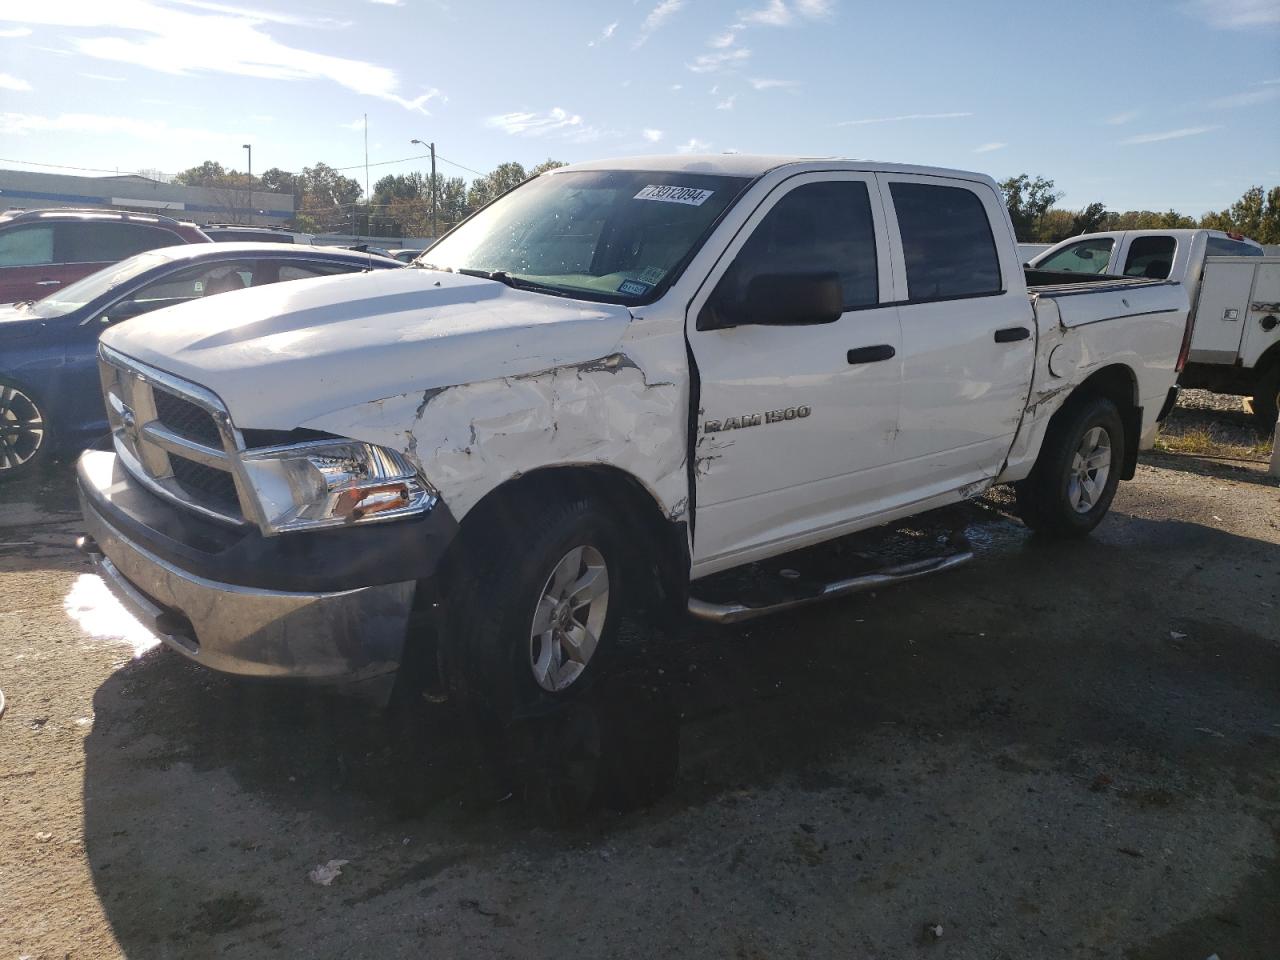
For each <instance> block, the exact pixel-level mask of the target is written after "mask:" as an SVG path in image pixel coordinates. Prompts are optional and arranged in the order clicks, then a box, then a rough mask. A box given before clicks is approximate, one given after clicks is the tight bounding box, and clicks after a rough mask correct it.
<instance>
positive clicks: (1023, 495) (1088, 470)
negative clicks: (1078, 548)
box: [1015, 397, 1128, 537]
mask: <svg viewBox="0 0 1280 960" xmlns="http://www.w3.org/2000/svg"><path fill="white" fill-rule="evenodd" d="M1127 442H1128V439H1127V438H1126V436H1125V431H1124V422H1123V421H1122V420H1121V419H1120V411H1119V410H1117V409H1116V405H1115V404H1114V403H1112V402H1111V401H1110V400H1108V399H1106V398H1104V397H1094V398H1091V399H1088V400H1084V401H1081V402H1079V403H1077V404H1073V405H1072V406H1069V407H1067V408H1065V409H1064V410H1062V411H1061V412H1060V413H1059V414H1058V417H1057V418H1056V419H1055V421H1054V422H1053V423H1051V424H1050V425H1049V430H1048V433H1047V434H1046V436H1045V438H1044V444H1043V445H1042V446H1041V448H1040V456H1039V457H1038V458H1037V459H1036V465H1035V468H1034V469H1033V470H1032V471H1031V475H1030V476H1029V477H1027V478H1026V479H1025V480H1022V481H1020V482H1019V483H1018V484H1017V485H1016V488H1015V489H1016V493H1017V500H1018V513H1019V515H1020V516H1021V517H1022V522H1023V523H1025V524H1026V525H1027V526H1028V527H1030V528H1031V529H1032V530H1035V531H1038V532H1042V533H1045V534H1049V535H1051V536H1057V537H1083V536H1085V535H1086V534H1088V533H1089V531H1091V530H1092V529H1093V528H1094V527H1096V526H1097V525H1098V524H1099V523H1101V522H1102V518H1103V517H1105V516H1106V515H1107V511H1108V510H1109V509H1110V508H1111V501H1112V499H1113V498H1114V497H1115V494H1116V487H1117V486H1118V485H1119V483H1120V469H1121V465H1122V464H1123V463H1124V458H1125V449H1126V447H1125V444H1126V443H1127ZM1086 448H1087V449H1086ZM1090 450H1091V451H1093V453H1092V455H1091V460H1092V463H1093V466H1092V467H1090V466H1089V465H1088V464H1087V463H1085V462H1083V461H1082V459H1081V455H1082V454H1083V453H1085V452H1087V451H1090ZM1104 471H1105V472H1104Z"/></svg>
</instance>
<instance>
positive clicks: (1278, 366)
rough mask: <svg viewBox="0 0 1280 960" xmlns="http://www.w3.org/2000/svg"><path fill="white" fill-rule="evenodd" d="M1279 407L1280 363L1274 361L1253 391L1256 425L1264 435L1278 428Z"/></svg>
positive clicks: (1259, 378) (1268, 434)
mask: <svg viewBox="0 0 1280 960" xmlns="http://www.w3.org/2000/svg"><path fill="white" fill-rule="evenodd" d="M1277 408H1280V363H1273V364H1271V366H1270V367H1269V368H1268V369H1267V370H1266V372H1265V373H1263V374H1262V376H1260V377H1258V383H1257V386H1255V387H1254V392H1253V420H1254V425H1255V426H1256V427H1257V428H1258V432H1259V433H1261V434H1262V435H1263V436H1264V437H1267V436H1270V435H1271V433H1272V431H1273V430H1275V428H1276V416H1277V415H1278V414H1277Z"/></svg>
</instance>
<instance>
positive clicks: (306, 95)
mask: <svg viewBox="0 0 1280 960" xmlns="http://www.w3.org/2000/svg"><path fill="white" fill-rule="evenodd" d="M366 116H367V122H368V155H369V160H370V162H371V163H372V164H376V165H375V166H371V168H370V171H369V173H370V181H371V182H376V181H377V179H378V178H379V177H380V176H383V175H385V174H387V173H408V172H410V171H412V170H416V169H423V168H424V164H423V161H422V160H420V159H404V158H415V157H417V156H418V155H419V154H420V153H421V152H422V150H421V148H419V147H417V146H415V145H412V144H410V142H409V141H410V140H411V139H414V138H417V139H420V140H424V141H431V140H434V141H435V143H436V148H437V151H438V154H439V156H440V157H442V158H445V159H442V160H441V162H440V165H439V170H440V172H442V173H444V174H446V175H460V176H464V177H467V178H470V177H472V176H473V174H474V172H476V171H479V172H485V171H488V170H490V169H492V168H493V167H494V166H496V165H497V164H498V163H500V162H503V161H506V160H518V161H520V162H522V163H524V164H525V165H526V166H532V165H533V164H535V163H538V162H540V161H542V160H545V159H547V158H548V157H554V158H555V159H558V160H565V161H569V162H573V161H577V160H589V159H600V158H604V157H618V156H631V155H635V154H650V153H700V152H715V153H718V152H724V151H737V152H743V153H782V154H800V155H807V156H844V157H857V158H866V159H874V160H884V161H894V162H902V163H919V164H929V165H937V166H947V167H957V168H962V169H967V170H979V171H982V172H985V173H990V174H992V175H993V176H995V177H997V178H1002V177H1005V176H1008V175H1011V174H1016V173H1023V172H1025V173H1029V174H1032V175H1033V176H1034V175H1041V176H1045V177H1048V178H1050V179H1052V180H1054V181H1055V182H1056V184H1057V187H1058V189H1059V190H1061V191H1063V192H1064V194H1065V196H1064V198H1063V200H1062V201H1061V205H1063V206H1066V207H1080V206H1083V205H1084V204H1087V203H1090V202H1092V201H1095V200H1100V201H1102V202H1104V203H1106V204H1107V206H1108V207H1109V208H1110V209H1114V210H1126V209H1144V208H1145V209H1157V210H1166V209H1170V208H1172V209H1177V210H1179V211H1181V212H1183V213H1189V214H1199V213H1203V212H1204V211H1206V210H1210V209H1221V208H1223V207H1226V206H1228V205H1229V204H1230V203H1231V202H1232V201H1234V200H1235V199H1237V198H1238V197H1239V196H1240V195H1241V194H1242V193H1243V192H1244V191H1245V190H1246V189H1247V188H1248V187H1249V186H1251V185H1253V184H1265V185H1267V186H1273V185H1276V184H1280V0H1100V2H1096V0H1075V2H1074V3H1071V4H1062V3H1054V4H1036V3H1030V2H1026V0H1023V2H995V0H969V2H965V3H957V2H954V0H929V2H923V0H887V2H886V0H879V2H870V0H747V2H741V0H721V2H715V0H594V2H577V3H572V2H567V0H540V2H535V3H522V4H515V3H510V2H508V3H501V2H497V0H466V2H463V0H42V2H37V0H0V167H4V168H9V169H28V170H40V169H48V170H50V171H51V172H53V169H54V168H42V167H37V166H29V165H26V164H23V163H19V162H17V161H26V162H27V163H30V164H33V163H41V164H61V165H66V166H73V167H86V168H97V169H99V170H101V171H103V172H114V171H116V170H119V171H121V172H131V171H135V170H142V169H151V170H161V171H164V172H168V173H173V172H176V171H179V170H182V169H185V168H187V167H190V166H194V165H196V164H198V163H200V162H201V161H203V160H206V159H210V160H217V161H219V162H220V163H222V164H223V165H224V166H227V167H228V168H231V167H235V168H237V169H240V170H243V169H244V168H245V163H246V151H245V150H244V149H243V146H242V145H243V144H246V143H248V144H252V146H253V169H254V171H255V172H257V173H261V172H262V171H263V170H264V169H266V168H268V167H281V168H283V169H286V170H298V169H300V168H301V167H303V166H307V165H310V164H313V163H315V162H316V161H324V162H326V163H328V164H330V165H332V166H337V167H348V166H350V167H352V168H353V169H351V170H348V171H346V172H347V173H348V175H351V176H355V177H356V178H357V179H359V180H361V181H362V182H363V180H364V177H365V172H364V169H363V161H364V157H365V152H364V151H365V118H366ZM387 161H398V162H387ZM64 172H72V171H64Z"/></svg>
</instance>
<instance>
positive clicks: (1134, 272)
mask: <svg viewBox="0 0 1280 960" xmlns="http://www.w3.org/2000/svg"><path fill="white" fill-rule="evenodd" d="M1177 249H1178V241H1177V240H1175V239H1174V238H1173V237H1170V236H1149V237H1134V238H1133V239H1132V240H1131V241H1130V242H1129V252H1128V253H1127V254H1126V255H1125V258H1124V275H1125V276H1126V277H1145V278H1146V279H1148V280H1167V279H1168V278H1169V271H1170V270H1172V269H1173V255H1174V253H1175V252H1177Z"/></svg>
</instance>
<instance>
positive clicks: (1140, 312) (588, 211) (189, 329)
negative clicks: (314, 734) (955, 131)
mask: <svg viewBox="0 0 1280 960" xmlns="http://www.w3.org/2000/svg"><path fill="white" fill-rule="evenodd" d="M1029 284H1030V285H1029ZM1188 335H1189V330H1188V300H1187V295H1186V292H1185V290H1184V288H1183V287H1182V286H1181V285H1179V284H1177V283H1173V282H1168V281H1159V280H1147V279H1133V278H1114V277H1104V278H1098V277H1091V276H1085V275H1080V274H1062V275H1058V274H1045V273H1037V272H1035V271H1028V272H1027V274H1026V275H1025V276H1024V271H1023V267H1022V266H1021V264H1020V262H1019V258H1018V253H1017V248H1016V245H1015V242H1014V236H1013V232H1012V229H1011V227H1010V223H1009V219H1008V216H1007V214H1006V212H1005V209H1004V206H1003V203H1002V201H1001V197H1000V194H999V191H998V190H997V188H996V185H995V183H994V182H993V181H992V180H991V178H989V177H986V176H983V175H979V174H971V173H963V172H957V171H950V170H939V169H929V168H921V167H910V166H899V165H889V164H875V163H866V162H861V161H846V160H813V159H791V158H779V157H752V156H742V155H732V156H713V157H696V156H681V157H671V158H658V157H649V158H641V159H634V160H619V161H613V162H600V163H588V164H579V165H576V166H570V167H567V168H562V169H559V170H555V171H552V172H550V173H548V174H544V175H542V176H540V177H537V178H535V179H533V180H531V181H529V182H527V183H525V184H524V185H522V186H520V187H518V188H516V189H515V190H514V191H512V192H510V193H508V194H506V195H505V196H503V197H501V198H500V199H498V200H497V201H495V202H494V203H492V204H491V205H490V206H488V207H486V208H485V209H483V210H482V211H480V212H479V213H477V214H475V215H474V216H473V217H472V218H471V219H469V220H468V221H466V222H464V223H463V224H461V225H460V226H458V227H457V228H455V229H454V230H453V231H452V232H450V233H448V234H447V235H446V236H444V237H443V238H442V239H441V240H440V241H439V242H437V243H436V244H435V245H434V246H433V247H431V248H430V249H429V250H427V251H426V252H425V253H424V254H423V255H422V256H421V257H420V259H419V262H418V263H417V264H415V265H414V267H413V268H410V269H406V270H402V271H384V272H377V273H370V274H365V275H358V276H349V277H337V278H330V279H320V280H313V281H307V282H300V283H289V284H278V285H274V286H271V287H266V288H263V289H257V290H255V289H249V290H245V291H243V292H239V293H233V294H228V295H226V296H223V297H218V298H216V299H213V300H204V301H197V302H194V303H192V304H189V305H183V306H179V307H175V308H172V309H169V310H165V311H160V312H158V313H155V314H151V315H149V316H147V317H144V318H139V319H136V320H132V321H129V322H126V323H123V324H121V325H119V326H117V327H114V328H112V329H111V330H109V331H107V332H106V333H105V334H104V335H103V338H102V347H101V369H102V383H103V389H104V395H105V400H106V403H107V407H108V413H109V416H110V420H111V425H112V431H113V433H112V438H111V444H110V447H109V448H105V449H100V450H93V451H89V452H87V453H85V454H84V455H83V457H82V458H81V460H80V462H79V465H78V474H79V486H80V491H81V497H82V502H83V510H84V520H85V525H86V531H85V536H84V538H83V539H82V548H83V549H84V550H85V552H86V553H88V554H89V555H90V556H92V557H93V558H94V559H95V560H96V562H97V563H98V565H99V567H100V569H101V571H102V574H103V576H104V578H105V579H106V580H107V582H108V583H109V584H110V585H111V586H112V587H113V589H114V590H115V591H116V592H117V594H118V595H119V596H121V597H122V598H123V599H124V600H125V602H126V603H127V604H128V605H129V606H130V607H131V608H132V609H133V610H134V611H135V612H137V614H138V615H139V616H140V617H142V618H143V619H144V621H145V622H146V623H148V624H149V625H150V626H151V627H152V628H153V629H154V630H155V632H156V633H157V634H158V635H160V636H161V637H162V638H163V639H164V641H165V643H166V644H167V645H168V646H170V647H172V648H173V649H174V650H176V651H178V652H179V653H180V654H182V655H184V656H186V657H188V658H190V659H192V660H194V661H196V662H199V663H204V664H205V665H207V666H208V667H210V668H212V669H215V670H220V671H226V672H229V673H234V674H241V675H248V676H255V677H279V678H293V679H305V680H313V681H324V682H331V683H345V684H364V685H375V686H377V688H378V689H382V688H383V687H385V686H386V684H387V681H388V680H389V679H390V678H391V677H393V676H394V675H395V671H396V670H397V667H398V665H399V664H401V662H402V661H404V660H405V659H406V658H409V657H411V656H412V655H413V654H414V652H415V651H417V650H418V649H419V646H420V645H421V644H423V643H425V642H426V638H425V637H424V636H423V635H422V632H423V629H426V628H419V627H418V626H416V625H418V624H420V623H422V622H424V621H425V622H427V623H428V624H431V625H432V626H431V627H430V629H431V631H432V632H433V633H434V634H436V635H438V637H439V638H440V642H439V648H440V650H441V652H442V661H443V663H444V666H445V672H446V676H447V679H448V681H449V683H450V684H451V686H452V688H453V689H457V690H461V691H463V692H465V693H466V694H468V695H470V696H474V697H476V698H477V699H478V700H480V701H481V702H488V703H492V704H496V705H498V706H501V707H503V708H506V707H509V706H512V705H518V704H521V703H529V702H532V701H536V700H538V699H539V698H557V697H564V696H568V695H571V694H573V693H574V691H575V690H578V689H581V688H582V686H583V685H584V684H585V683H586V682H587V681H588V678H589V677H590V676H591V675H592V674H593V673H598V672H599V671H600V670H602V669H603V667H602V666H601V664H602V662H604V661H606V660H607V658H608V656H609V653H610V650H611V648H612V647H613V646H614V645H615V643H616V639H617V632H618V624H619V619H620V617H621V616H623V615H624V614H631V613H643V614H653V615H659V616H664V615H665V616H669V615H671V614H673V613H677V614H679V615H682V616H683V615H686V614H687V613H692V614H693V615H695V616H698V617H701V618H703V619H707V620H712V621H720V622H732V621H735V620H740V619H744V618H746V617H750V616H756V615H759V614H762V613H767V612H770V611H771V610H776V609H780V608H787V607H791V606H794V605H795V604H797V603H802V602H807V601H809V600H813V599H817V598H820V597H824V596H831V595H838V594H842V593H848V592H852V591H855V590H857V589H859V588H862V587H865V586H866V585H868V584H882V583H888V582H893V581H895V580H901V579H907V578H910V577H915V576H919V575H921V574H923V573H927V572H931V571H934V570H941V569H946V568H947V567H949V566H953V565H954V564H956V563H958V562H960V561H962V560H964V559H967V558H968V556H969V554H968V552H967V551H966V550H965V549H964V548H963V547H962V546H961V547H956V548H952V549H947V550H940V552H939V553H938V555H937V556H936V557H931V558H926V559H924V560H917V561H914V562H912V563H910V564H906V565H902V564H899V565H898V566H888V567H886V568H884V569H881V570H877V571H873V572H870V573H865V572H864V573H863V574H861V575H859V576H853V577H848V578H842V579H836V580H834V581H832V582H828V583H823V584H806V585H804V587H803V588H802V589H800V590H799V592H798V593H796V594H795V595H793V596H790V597H784V598H783V599H781V600H775V601H773V602H769V603H765V602H758V601H753V600H752V599H751V598H746V597H742V598H728V599H726V598H723V597H721V598H719V599H709V598H708V597H707V596H706V595H705V594H702V593H700V585H701V584H703V583H705V582H707V578H708V577H710V576H712V575H714V574H717V573H719V572H721V571H726V570H729V569H732V568H738V567H741V566H743V565H746V564H749V563H752V562H755V561H760V560H762V559H764V558H771V557H778V556H780V555H783V554H787V553H789V552H791V551H796V550H798V549H800V548H805V547H809V546H813V545H815V544H819V543H822V542H824V541H829V540H832V539H834V538H839V537H842V536H845V535H847V534H851V533H853V532H855V531H859V530H863V529H865V528H870V527H874V526H878V525H882V524H885V523H888V522H890V521H894V520H897V519H899V518H904V517H908V516H912V515H915V514H918V513H921V512H924V511H928V510H931V509H933V508H936V507H940V506H944V505H947V504H951V503H955V502H957V501H960V500H963V499H966V498H972V497H975V496H978V495H979V494H981V493H982V492H983V491H984V490H986V489H987V488H989V487H990V486H992V485H993V484H1014V485H1015V486H1016V489H1017V503H1018V507H1019V510H1020V512H1021V514H1022V516H1023V518H1024V519H1025V520H1026V522H1027V523H1028V524H1029V525H1030V526H1031V527H1033V528H1035V529H1037V530H1042V531H1047V532H1049V533H1054V534H1060V535H1078V534H1083V533H1087V532H1088V531H1089V530H1091V529H1092V528H1093V527H1094V526H1095V525H1096V524H1097V523H1098V522H1099V521H1100V520H1101V519H1102V517H1103V515H1104V514H1105V513H1106V512H1107V509H1108V507H1109V506H1110V503H1111V499H1112V496H1113V494H1114V492H1115V489H1116V484H1117V483H1118V482H1119V481H1120V480H1122V479H1127V478H1129V477H1131V476H1132V475H1133V472H1134V468H1135V462H1136V458H1137V455H1138V451H1139V450H1141V449H1144V448H1147V447H1149V446H1150V445H1151V443H1152V442H1153V439H1154V436H1155V432H1156V429H1157V424H1158V421H1159V420H1160V419H1161V418H1162V417H1163V416H1164V414H1165V413H1167V411H1168V409H1169V407H1170V406H1171V405H1172V403H1173V399H1174V397H1175V391H1176V388H1175V387H1174V380H1175V378H1176V376H1177V372H1178V368H1179V366H1180V364H1181V362H1182V360H1183V359H1184V358H1185V352H1186V348H1187V342H1188ZM104 447H105V445H104Z"/></svg>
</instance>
